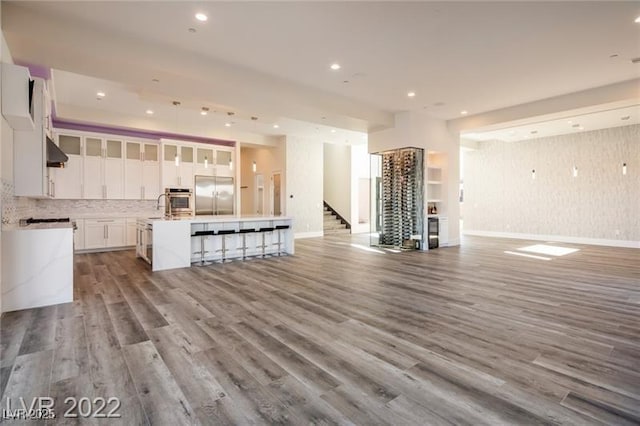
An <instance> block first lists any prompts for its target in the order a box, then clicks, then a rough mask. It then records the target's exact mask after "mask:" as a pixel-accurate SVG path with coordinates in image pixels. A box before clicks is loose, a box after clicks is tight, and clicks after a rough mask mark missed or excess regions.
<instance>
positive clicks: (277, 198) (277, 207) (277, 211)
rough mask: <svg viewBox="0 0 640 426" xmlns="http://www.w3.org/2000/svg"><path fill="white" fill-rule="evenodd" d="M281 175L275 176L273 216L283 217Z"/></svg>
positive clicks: (275, 174) (276, 174)
mask: <svg viewBox="0 0 640 426" xmlns="http://www.w3.org/2000/svg"><path fill="white" fill-rule="evenodd" d="M280 178H281V176H280V173H274V174H273V215H274V216H282V201H281V195H280V192H281V182H280Z"/></svg>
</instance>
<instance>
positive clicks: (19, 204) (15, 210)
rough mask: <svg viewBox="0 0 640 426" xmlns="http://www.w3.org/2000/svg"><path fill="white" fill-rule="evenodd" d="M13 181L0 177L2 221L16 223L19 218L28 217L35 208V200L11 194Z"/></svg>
mask: <svg viewBox="0 0 640 426" xmlns="http://www.w3.org/2000/svg"><path fill="white" fill-rule="evenodd" d="M13 188H14V187H13V182H10V181H8V180H5V179H2V188H1V190H2V192H1V193H0V198H2V223H17V222H18V220H19V219H20V218H23V217H29V216H31V215H32V212H33V211H35V210H36V200H34V199H32V198H25V197H15V196H14V195H13Z"/></svg>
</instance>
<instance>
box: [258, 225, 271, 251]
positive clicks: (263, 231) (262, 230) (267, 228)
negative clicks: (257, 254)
mask: <svg viewBox="0 0 640 426" xmlns="http://www.w3.org/2000/svg"><path fill="white" fill-rule="evenodd" d="M256 232H259V233H261V234H262V245H259V246H256V248H261V249H262V257H263V258H264V257H267V253H266V252H265V249H266V248H267V245H266V244H265V242H264V236H265V235H266V234H267V233H268V232H270V233H273V227H266V228H260V229H258V230H257V231H256Z"/></svg>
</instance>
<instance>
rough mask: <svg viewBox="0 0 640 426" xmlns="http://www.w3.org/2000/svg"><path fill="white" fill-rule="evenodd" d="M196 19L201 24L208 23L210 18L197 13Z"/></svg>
mask: <svg viewBox="0 0 640 426" xmlns="http://www.w3.org/2000/svg"><path fill="white" fill-rule="evenodd" d="M196 19H197V20H198V21H200V22H206V21H207V19H209V17H208V16H207V15H205V14H204V13H202V12H199V13H196Z"/></svg>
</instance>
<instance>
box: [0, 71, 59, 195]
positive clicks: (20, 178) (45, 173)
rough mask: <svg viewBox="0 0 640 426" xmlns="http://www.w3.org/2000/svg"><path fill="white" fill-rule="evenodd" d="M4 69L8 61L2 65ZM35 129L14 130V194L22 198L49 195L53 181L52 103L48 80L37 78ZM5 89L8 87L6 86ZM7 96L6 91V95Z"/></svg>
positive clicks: (33, 104)
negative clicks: (50, 145)
mask: <svg viewBox="0 0 640 426" xmlns="http://www.w3.org/2000/svg"><path fill="white" fill-rule="evenodd" d="M2 65H3V69H4V67H5V65H6V64H2ZM33 84H34V86H33V100H32V109H33V118H34V128H33V129H32V130H15V131H14V132H13V180H14V185H15V187H14V195H16V196H22V197H34V198H49V197H51V196H52V192H53V184H52V181H51V180H50V179H49V170H50V169H49V168H48V167H47V133H46V130H45V120H46V119H47V118H46V117H45V105H46V103H47V102H49V97H48V93H47V90H46V86H45V82H44V80H42V79H40V78H35V79H34V80H33ZM3 90H6V87H5V86H4V85H3ZM2 95H3V96H2V97H3V99H4V97H5V96H6V93H5V92H3V94H2ZM54 145H55V144H54Z"/></svg>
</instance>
